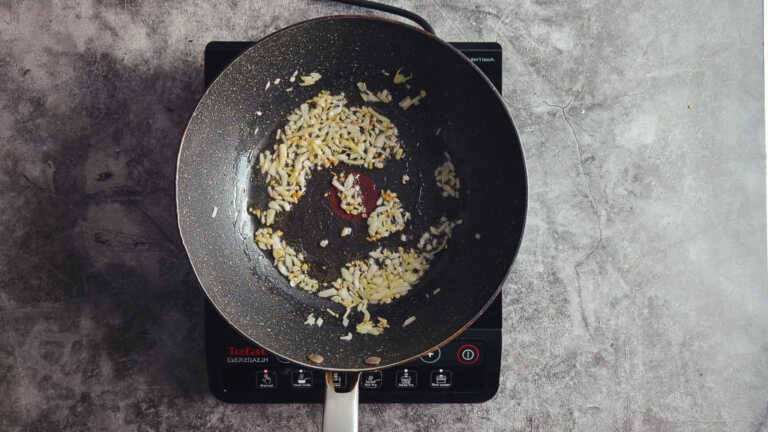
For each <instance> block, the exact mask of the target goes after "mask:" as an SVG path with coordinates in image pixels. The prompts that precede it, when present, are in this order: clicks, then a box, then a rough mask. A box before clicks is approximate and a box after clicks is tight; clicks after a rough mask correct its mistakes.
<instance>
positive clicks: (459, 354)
mask: <svg viewBox="0 0 768 432" xmlns="http://www.w3.org/2000/svg"><path fill="white" fill-rule="evenodd" d="M456 359H457V360H458V361H459V363H461V364H463V365H473V364H475V363H477V361H478V360H479V359H480V350H478V349H477V347H476V346H474V345H471V344H466V345H462V346H460V347H459V349H458V350H457V351H456Z"/></svg>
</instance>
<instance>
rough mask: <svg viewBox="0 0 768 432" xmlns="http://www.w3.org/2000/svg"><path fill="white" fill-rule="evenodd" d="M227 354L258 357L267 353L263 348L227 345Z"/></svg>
mask: <svg viewBox="0 0 768 432" xmlns="http://www.w3.org/2000/svg"><path fill="white" fill-rule="evenodd" d="M228 350H229V355H231V356H244V357H260V356H265V355H267V351H265V350H264V348H251V347H243V348H238V347H233V346H231V347H228Z"/></svg>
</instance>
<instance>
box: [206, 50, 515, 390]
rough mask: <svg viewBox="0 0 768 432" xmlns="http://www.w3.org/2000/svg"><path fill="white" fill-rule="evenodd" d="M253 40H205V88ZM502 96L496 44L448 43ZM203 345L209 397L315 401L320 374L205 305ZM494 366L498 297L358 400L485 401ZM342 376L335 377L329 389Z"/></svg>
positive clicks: (341, 383) (370, 383)
mask: <svg viewBox="0 0 768 432" xmlns="http://www.w3.org/2000/svg"><path fill="white" fill-rule="evenodd" d="M252 44H253V43H252V42H211V43H209V44H208V45H207V46H206V48H205V84H206V86H208V85H210V83H211V82H213V80H214V79H215V78H216V76H218V74H219V73H221V71H222V70H224V68H225V67H226V66H227V65H228V64H229V63H230V62H231V61H232V60H234V59H235V58H236V57H237V56H238V55H239V54H240V53H242V52H243V51H244V50H246V49H247V48H248V47H250V46H251V45H252ZM452 45H453V46H455V47H456V48H458V49H459V50H460V51H461V52H463V53H464V54H465V55H466V56H467V57H469V59H470V60H472V62H474V63H475V64H476V65H477V66H478V67H480V69H481V70H482V71H483V72H484V73H485V74H486V75H487V76H488V78H489V79H490V80H491V82H492V83H493V85H494V86H496V88H497V89H498V90H499V91H501V46H500V45H499V44H497V43H485V42H477V43H476V42H462V43H453V44H452ZM205 328H206V330H205V345H206V352H207V362H208V381H209V385H210V389H211V392H212V393H213V394H214V395H215V396H216V397H217V398H219V399H221V400H222V401H225V402H241V403H291V402H294V403H295V402H322V401H323V394H324V391H325V390H324V388H323V380H322V373H321V372H320V371H317V370H312V369H307V368H304V367H300V366H298V365H295V364H293V363H290V362H288V361H285V360H283V359H281V358H279V357H277V356H275V355H274V354H272V353H270V352H269V351H266V350H264V349H263V348H261V347H259V346H257V345H255V344H253V343H251V342H249V341H248V340H247V339H245V338H244V337H242V336H241V335H240V334H239V333H237V332H236V331H235V330H234V329H233V328H232V327H230V326H229V324H227V323H226V321H224V320H223V319H222V318H221V316H220V315H219V313H218V312H217V311H216V310H215V309H214V308H213V306H212V305H211V304H210V303H209V302H207V301H206V308H205ZM500 366H501V296H499V298H497V299H496V301H494V302H493V304H492V305H491V307H490V308H489V309H488V310H487V311H486V312H485V314H483V316H482V317H481V318H480V319H479V320H478V321H477V322H476V323H475V324H474V325H473V326H472V327H470V328H469V329H467V330H466V331H465V332H464V333H463V334H462V335H461V336H459V337H458V338H456V339H455V340H453V341H452V342H451V343H449V344H447V345H446V346H444V347H442V348H441V349H440V350H438V351H436V352H434V353H430V354H429V355H427V356H425V357H422V358H421V359H419V360H416V361H413V362H411V363H408V364H406V365H402V366H398V367H395V368H389V369H384V370H381V371H377V372H369V373H365V374H363V377H362V378H361V380H360V402H362V403H366V402H379V403H382V402H397V403H436V402H484V401H487V400H488V399H490V398H492V397H493V395H495V394H496V391H497V389H498V387H499V374H500ZM347 381H348V376H347V375H346V374H344V373H335V375H334V384H335V386H336V387H339V388H345V387H346V386H347Z"/></svg>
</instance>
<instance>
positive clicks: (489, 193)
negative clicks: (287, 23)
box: [177, 16, 527, 393]
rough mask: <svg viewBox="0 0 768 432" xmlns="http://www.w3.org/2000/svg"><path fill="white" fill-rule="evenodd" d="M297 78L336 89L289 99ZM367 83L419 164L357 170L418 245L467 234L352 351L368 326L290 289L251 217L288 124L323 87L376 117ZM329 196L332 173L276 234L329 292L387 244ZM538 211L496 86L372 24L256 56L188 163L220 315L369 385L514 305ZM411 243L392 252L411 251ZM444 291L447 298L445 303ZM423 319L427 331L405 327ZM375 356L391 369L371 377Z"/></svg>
mask: <svg viewBox="0 0 768 432" xmlns="http://www.w3.org/2000/svg"><path fill="white" fill-rule="evenodd" d="M400 67H403V71H404V72H407V73H408V74H412V75H413V79H412V80H411V81H408V84H410V89H408V88H406V87H405V86H404V85H394V84H393V83H392V75H391V74H392V73H393V72H394V70H396V69H397V68H400ZM296 69H299V70H300V71H301V73H308V72H311V71H317V72H319V73H320V74H321V75H322V79H321V80H320V81H319V82H318V83H317V84H315V85H313V86H309V87H299V86H297V85H295V83H293V85H292V86H293V91H291V92H286V91H285V89H286V88H287V87H288V86H291V84H290V83H288V82H287V79H288V77H289V76H290V75H291V74H292V73H293V71H294V70H296ZM382 69H383V70H386V71H388V72H390V76H386V75H384V74H383V73H382V72H381V71H382ZM276 78H281V84H280V85H278V86H277V87H279V88H275V87H274V86H271V87H270V89H269V90H267V91H265V90H264V87H265V84H266V82H267V81H268V80H274V79H276ZM358 81H364V82H366V83H367V84H368V87H369V88H373V89H374V90H378V89H382V88H388V89H389V90H390V91H391V92H392V94H393V96H394V101H393V102H392V103H391V104H374V105H372V106H373V107H374V109H376V110H377V111H379V112H380V113H382V114H384V115H386V116H388V117H389V118H390V119H392V120H393V121H394V123H395V125H396V126H397V127H398V129H399V133H400V138H401V141H402V144H403V146H404V148H405V151H406V155H407V156H406V157H405V158H404V159H403V160H401V161H395V160H391V161H390V162H389V163H388V164H387V165H386V166H385V168H384V169H380V170H376V169H374V170H365V169H362V168H360V167H346V168H349V169H350V170H351V171H354V172H359V173H363V174H365V175H367V176H369V177H370V178H371V179H372V180H373V181H374V183H375V184H376V186H377V187H378V188H379V189H383V188H389V189H392V190H394V191H396V192H397V193H398V195H399V197H400V199H401V201H402V202H403V204H404V206H405V207H406V208H407V209H409V210H410V212H411V214H412V220H411V221H410V223H409V225H408V227H407V228H406V231H405V232H406V233H407V234H408V236H409V239H408V240H407V241H406V244H407V245H409V246H415V244H416V242H417V241H418V237H419V235H420V233H421V232H423V230H424V229H426V228H427V227H428V226H429V225H433V224H434V223H435V222H436V220H437V219H438V218H439V217H440V216H441V215H447V216H448V217H449V218H451V219H456V218H461V219H462V220H463V224H461V225H459V226H458V227H457V228H456V230H455V231H454V235H453V237H452V239H451V241H450V245H449V247H448V249H447V250H446V251H443V252H442V253H441V254H440V255H438V257H437V258H436V259H435V261H434V262H433V263H432V266H431V268H430V270H429V272H428V273H427V274H426V275H425V277H424V278H423V279H422V281H421V282H420V283H419V284H418V285H417V286H415V287H414V288H413V289H412V290H411V292H409V293H408V294H407V295H406V296H404V297H402V298H400V299H398V300H395V301H394V302H393V303H391V304H388V305H372V306H370V307H369V310H370V311H371V313H372V315H374V316H377V315H380V316H384V317H386V318H387V319H388V320H389V322H390V324H391V328H389V329H387V331H385V332H384V334H382V335H379V336H370V335H358V334H355V335H354V337H353V339H352V340H351V341H348V342H347V341H343V340H340V339H339V337H340V336H342V335H344V334H346V333H347V332H348V331H350V330H351V331H352V332H353V333H354V324H355V323H356V322H357V321H358V320H359V315H354V316H353V318H352V324H350V326H349V328H344V327H342V325H341V323H340V321H338V320H336V319H334V318H332V317H330V316H329V315H328V314H323V313H322V311H323V310H324V309H325V308H331V309H333V310H335V311H337V312H338V311H343V309H342V308H341V307H340V306H339V305H337V304H335V303H333V302H331V301H329V300H327V299H321V298H318V297H317V296H315V295H313V294H310V293H307V292H304V291H302V290H300V289H299V288H293V287H291V286H289V284H288V282H287V280H286V279H285V278H284V277H283V276H282V275H280V273H279V272H278V271H277V270H276V269H275V268H274V266H273V264H272V259H271V256H269V255H268V254H265V253H264V252H262V251H261V250H259V249H258V248H257V247H256V245H255V244H254V243H253V240H252V236H253V233H254V231H255V230H256V229H257V228H258V227H259V226H260V224H259V222H258V220H256V219H255V218H254V217H253V216H251V215H250V214H249V213H248V212H247V207H248V206H249V205H257V206H258V205H261V206H262V207H264V205H265V202H266V194H265V191H264V183H263V178H262V177H260V174H259V173H258V169H257V168H256V162H257V160H258V157H257V156H258V154H259V152H261V151H263V150H266V149H271V148H272V146H273V144H274V141H275V131H276V130H277V129H278V128H280V127H282V126H284V124H285V122H286V120H285V117H286V115H287V114H288V113H289V112H291V111H292V110H293V109H295V108H296V107H298V106H299V105H300V104H301V103H302V102H303V101H305V100H307V99H309V98H311V97H312V96H314V95H315V94H316V93H317V92H319V91H320V90H321V89H325V90H329V91H331V92H332V93H338V92H344V93H345V94H346V95H347V98H348V99H349V103H350V105H361V104H363V101H362V100H361V99H360V97H359V95H358V91H357V88H356V85H355V84H356V83H357V82H358ZM421 89H424V90H426V92H427V97H426V98H424V99H423V100H422V102H421V104H420V105H418V106H415V107H412V108H411V109H409V110H408V111H403V110H402V109H401V108H400V107H399V106H398V105H397V101H399V100H400V99H401V98H402V97H404V96H405V95H414V94H416V93H418V91H419V90H421ZM257 111H259V112H262V113H263V115H261V116H259V115H257V114H256V112H257ZM257 128H258V132H256V133H254V131H255V130H256V129H257ZM445 152H447V153H449V154H450V155H451V158H452V160H453V162H454V164H455V166H456V170H457V174H458V176H459V177H460V179H461V182H462V187H461V196H460V199H458V200H456V199H453V198H443V197H441V196H440V194H439V193H438V190H437V186H436V185H435V180H434V177H433V171H434V169H435V167H437V165H439V164H440V163H442V161H443V160H444V157H445V156H444V153H445ZM344 169H345V167H343V166H339V167H338V169H337V170H338V171H343V170H344ZM403 174H408V176H409V177H410V178H411V181H410V182H408V183H407V184H402V182H401V178H402V175H403ZM329 187H330V173H329V172H328V171H319V172H317V171H316V172H315V173H314V175H313V176H312V179H311V181H310V183H309V185H308V192H307V194H306V195H304V196H303V197H302V198H301V199H300V200H299V203H298V204H297V205H296V206H295V208H294V210H293V211H291V212H290V213H288V214H285V213H282V214H280V216H278V220H277V222H276V224H275V227H276V228H278V229H281V230H282V231H284V232H285V236H286V240H287V241H288V242H289V243H290V244H292V245H294V247H297V248H298V249H300V250H302V251H303V252H304V254H305V255H306V256H307V258H308V262H309V265H310V268H311V273H312V274H313V275H314V276H315V277H317V278H318V279H319V280H321V281H322V280H328V281H330V280H333V279H335V278H336V277H338V272H339V268H340V266H341V265H342V264H343V263H344V262H347V261H349V260H351V259H356V258H363V257H365V255H366V254H367V253H368V251H370V250H372V249H373V248H375V247H376V246H378V245H374V244H373V243H370V242H368V241H366V240H365V238H364V237H365V231H366V223H365V221H361V222H355V223H350V222H348V221H345V220H343V219H341V218H340V217H338V216H337V215H336V214H335V213H334V211H333V210H332V209H331V204H330V203H329V200H328V199H327V198H325V197H323V194H324V193H325V192H326V191H327V190H328V189H329ZM526 198H527V194H526V175H525V165H524V160H523V155H522V151H521V147H520V142H519V139H518V136H517V132H516V130H515V127H514V125H513V123H512V120H511V118H510V116H509V113H508V112H507V109H506V108H505V106H504V103H503V102H502V100H501V98H500V96H499V94H498V92H496V90H495V89H494V88H493V86H492V85H491V83H490V82H489V81H488V80H487V78H486V77H485V76H484V75H483V74H482V72H480V70H479V69H478V68H477V67H475V66H474V65H473V64H472V63H471V62H470V61H469V60H468V59H467V58H465V57H464V56H463V55H462V54H461V53H460V52H458V51H457V50H456V49H454V48H452V47H451V46H450V45H448V44H446V43H445V42H443V41H441V40H440V39H438V38H436V37H434V36H433V35H431V34H428V33H425V32H423V31H421V30H419V29H416V28H414V27H411V26H408V25H404V24H401V23H397V22H394V21H387V20H383V19H376V18H370V17H357V16H336V17H326V18H320V19H315V20H310V21H306V22H302V23H299V24H296V25H294V26H291V27H288V28H286V29H283V30H280V31H278V32H276V33H273V34H272V35H270V36H268V37H266V38H264V39H262V40H261V41H259V42H258V43H256V44H255V45H254V46H253V47H252V48H250V49H249V50H247V51H246V52H245V53H243V54H242V55H241V56H240V57H238V58H237V59H236V60H235V61H234V62H233V63H232V64H231V65H230V66H229V67H228V68H227V69H226V70H225V71H224V72H223V73H222V74H221V75H220V76H219V77H218V78H217V79H216V81H214V82H213V83H212V84H211V86H210V87H209V88H208V90H207V91H206V92H205V94H204V95H203V97H202V99H201V100H200V102H199V104H198V106H197V108H196V109H195V111H194V113H193V114H192V117H191V119H190V120H189V124H188V126H187V129H186V131H185V133H184V137H183V139H182V145H181V149H180V151H179V159H178V171H177V209H178V218H179V227H180V230H181V235H182V238H183V241H184V245H185V247H186V249H187V252H188V254H189V258H190V261H191V262H192V265H193V267H194V270H195V273H196V274H197V277H198V278H199V280H200V283H201V285H202V287H203V289H204V290H205V292H206V294H207V296H208V297H209V298H210V300H211V302H212V303H213V304H214V306H215V307H216V308H217V309H218V311H219V312H220V313H221V314H222V316H224V318H225V319H226V320H227V321H228V322H229V323H230V324H231V325H232V326H233V327H234V328H235V329H237V330H238V331H239V332H240V333H242V334H243V335H245V336H246V337H247V338H249V339H251V340H253V341H254V342H255V343H257V344H259V345H261V346H263V347H265V348H266V349H268V350H270V351H272V352H274V353H276V354H278V355H280V356H282V357H285V358H287V359H289V360H291V361H293V362H295V363H298V364H302V365H306V366H308V367H320V368H322V369H326V370H335V371H363V370H369V369H376V368H382V367H388V366H393V365H396V364H400V363H404V362H407V361H410V360H413V359H416V358H418V357H420V356H421V355H423V354H424V353H426V352H428V351H431V350H434V349H436V348H437V347H439V346H441V345H443V344H445V343H447V342H448V341H450V340H451V339H452V338H454V337H456V336H457V335H458V334H460V333H461V332H462V331H463V330H464V329H466V328H467V327H468V326H469V325H471V323H472V322H473V321H474V320H475V319H476V318H478V317H479V316H480V315H481V314H482V312H483V311H484V310H485V309H486V308H487V307H488V306H489V305H490V304H491V302H492V301H493V299H494V298H495V297H496V295H497V294H498V292H499V290H500V286H501V283H502V282H503V280H504V277H505V275H506V273H507V271H508V269H509V267H510V265H511V263H512V261H513V259H514V257H515V254H516V252H517V249H518V246H519V244H520V240H521V237H522V232H523V226H524V221H525V214H526ZM214 209H216V210H215V217H213V216H214ZM343 226H351V227H352V228H353V231H354V234H353V236H351V237H347V238H345V239H341V238H340V237H339V231H340V230H341V228H342V227H343ZM399 234H400V233H397V234H395V235H393V236H390V237H389V238H387V239H384V240H383V241H382V242H381V243H380V245H382V246H390V247H391V246H396V245H398V244H401V241H400V238H399V237H400V235H399ZM476 234H479V238H477V236H476ZM322 239H328V240H329V243H330V244H329V246H328V247H326V248H321V247H320V246H319V243H320V240H322ZM323 266H325V267H326V268H327V269H326V270H324V271H323V270H322V267H323ZM437 288H440V292H439V294H438V295H431V294H432V293H433V291H434V290H435V289H437ZM428 294H430V295H429V296H428ZM311 312H315V314H316V315H323V316H324V318H325V324H324V325H323V326H322V327H319V328H318V327H315V326H311V327H310V326H307V325H305V324H304V320H305V318H306V317H307V315H308V314H309V313H311ZM410 316H415V317H416V321H415V322H414V323H413V324H411V325H409V326H408V327H405V328H403V327H402V326H401V324H402V323H403V322H404V320H405V319H406V318H407V317H410ZM310 354H320V355H321V356H322V357H323V359H324V360H323V362H322V363H321V364H320V365H318V364H313V363H311V362H310V361H309V360H308V356H309V355H310ZM370 356H376V357H379V358H380V359H381V362H380V363H379V364H378V365H375V366H374V365H371V364H367V363H366V362H365V359H367V358H369V357H370ZM329 393H331V392H329Z"/></svg>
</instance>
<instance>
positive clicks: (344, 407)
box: [323, 371, 360, 432]
mask: <svg viewBox="0 0 768 432" xmlns="http://www.w3.org/2000/svg"><path fill="white" fill-rule="evenodd" d="M359 381H360V373H356V374H354V375H352V377H351V384H350V388H349V391H347V392H344V393H339V392H337V391H336V389H335V388H334V387H333V372H330V371H329V372H326V373H325V407H323V432H357V407H358V405H359V402H360V398H359V394H360V392H359V389H358V386H357V384H358V382H359Z"/></svg>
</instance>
